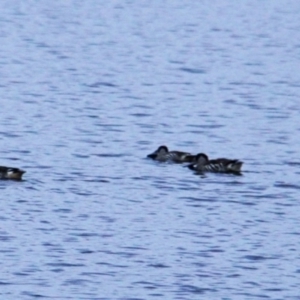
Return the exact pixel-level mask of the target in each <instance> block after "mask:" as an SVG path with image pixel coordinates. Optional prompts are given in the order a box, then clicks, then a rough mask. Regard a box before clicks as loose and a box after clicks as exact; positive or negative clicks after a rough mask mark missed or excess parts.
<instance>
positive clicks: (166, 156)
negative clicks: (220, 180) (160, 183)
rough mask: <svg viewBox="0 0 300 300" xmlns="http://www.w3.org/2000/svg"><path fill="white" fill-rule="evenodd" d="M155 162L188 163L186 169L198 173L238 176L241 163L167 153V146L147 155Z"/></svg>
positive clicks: (234, 160) (187, 154)
mask: <svg viewBox="0 0 300 300" xmlns="http://www.w3.org/2000/svg"><path fill="white" fill-rule="evenodd" d="M147 156H148V157H149V158H152V159H154V160H157V161H161V162H165V161H172V162H175V163H190V164H189V165H188V167H189V168H190V169H191V170H194V171H196V172H199V173H204V172H215V173H233V174H240V172H241V168H242V164H243V162H242V161H240V160H238V159H228V158H217V159H209V158H208V156H207V155H206V154H204V153H199V154H197V155H193V154H191V153H188V152H182V151H169V149H168V147H167V146H160V147H158V149H157V150H156V151H154V152H153V153H151V154H148V155H147Z"/></svg>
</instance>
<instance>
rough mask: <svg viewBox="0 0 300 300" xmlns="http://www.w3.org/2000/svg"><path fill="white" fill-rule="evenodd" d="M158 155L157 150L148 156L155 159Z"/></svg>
mask: <svg viewBox="0 0 300 300" xmlns="http://www.w3.org/2000/svg"><path fill="white" fill-rule="evenodd" d="M156 156H157V154H156V153H155V152H153V153H151V154H148V155H147V157H149V158H152V159H155V158H156Z"/></svg>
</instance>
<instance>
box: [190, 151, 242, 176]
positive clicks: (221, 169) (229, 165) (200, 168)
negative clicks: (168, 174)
mask: <svg viewBox="0 0 300 300" xmlns="http://www.w3.org/2000/svg"><path fill="white" fill-rule="evenodd" d="M242 164H243V162H242V161H240V160H238V159H227V158H217V159H211V160H210V159H209V158H208V156H207V155H206V154H204V153H199V154H197V155H196V157H195V162H193V163H191V164H190V165H188V167H189V168H190V169H191V170H195V171H197V172H215V173H236V174H239V173H240V172H241V167H242Z"/></svg>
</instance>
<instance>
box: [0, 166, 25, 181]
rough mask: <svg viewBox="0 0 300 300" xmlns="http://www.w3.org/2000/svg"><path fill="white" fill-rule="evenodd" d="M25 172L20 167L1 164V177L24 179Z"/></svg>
mask: <svg viewBox="0 0 300 300" xmlns="http://www.w3.org/2000/svg"><path fill="white" fill-rule="evenodd" d="M24 173H26V171H24V170H21V169H19V168H11V167H4V166H0V179H12V180H22V176H23V174H24Z"/></svg>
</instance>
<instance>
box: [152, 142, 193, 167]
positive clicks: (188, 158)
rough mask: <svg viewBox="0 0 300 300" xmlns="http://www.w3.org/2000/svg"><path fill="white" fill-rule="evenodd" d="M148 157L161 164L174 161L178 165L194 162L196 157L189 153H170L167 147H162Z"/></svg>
mask: <svg viewBox="0 0 300 300" xmlns="http://www.w3.org/2000/svg"><path fill="white" fill-rule="evenodd" d="M147 157H149V158H152V159H154V160H157V161H160V162H166V161H172V162H176V163H184V162H190V163H191V162H193V161H194V159H195V156H194V155H192V154H191V153H188V152H182V151H169V149H168V147H167V146H160V147H158V149H157V150H155V151H154V152H153V153H151V154H148V155H147Z"/></svg>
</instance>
